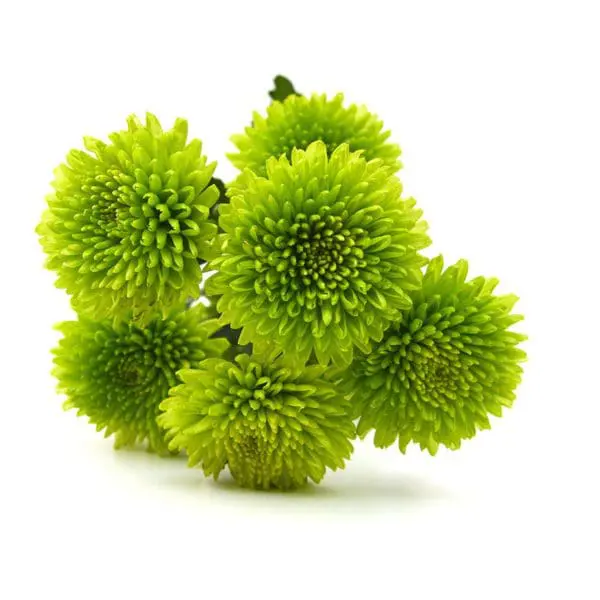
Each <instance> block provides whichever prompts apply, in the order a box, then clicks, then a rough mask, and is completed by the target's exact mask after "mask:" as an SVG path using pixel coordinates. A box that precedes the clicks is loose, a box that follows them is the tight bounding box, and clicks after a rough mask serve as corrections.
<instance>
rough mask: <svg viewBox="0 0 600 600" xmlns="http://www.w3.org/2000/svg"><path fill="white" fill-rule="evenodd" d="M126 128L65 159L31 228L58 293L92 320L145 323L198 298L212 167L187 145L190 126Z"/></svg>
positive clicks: (213, 191) (149, 122)
mask: <svg viewBox="0 0 600 600" xmlns="http://www.w3.org/2000/svg"><path fill="white" fill-rule="evenodd" d="M127 123H128V129H127V130H126V131H120V132H118V133H113V134H111V135H110V136H109V138H110V143H108V144H106V143H104V142H102V141H100V140H97V139H94V138H84V142H85V148H86V149H87V150H88V151H89V152H85V151H82V150H71V152H69V154H68V155H67V162H66V164H62V165H60V166H59V167H58V169H56V171H55V176H56V179H55V181H54V184H53V186H54V188H55V191H54V193H53V194H52V195H50V196H49V197H48V209H47V211H46V212H45V213H44V216H43V218H42V222H41V223H40V225H39V226H38V228H37V232H38V234H39V235H40V241H41V244H42V246H43V248H44V250H45V252H46V254H47V255H48V260H47V263H46V264H47V267H48V268H49V269H51V270H53V271H56V272H57V273H58V279H57V282H56V285H57V286H58V287H60V288H64V289H66V290H67V292H68V293H69V294H71V295H72V302H73V306H74V307H75V308H76V310H77V311H78V312H81V313H85V314H87V315H88V316H89V317H91V318H96V319H101V318H104V317H109V316H117V317H122V316H124V315H125V314H127V313H133V315H134V318H136V319H139V320H144V319H146V318H151V317H152V312H153V311H156V310H162V311H163V312H164V314H166V313H167V312H168V311H169V310H170V309H171V308H173V307H175V306H178V305H179V304H180V303H181V302H182V301H184V300H185V299H186V298H188V297H193V298H197V297H198V295H199V283H200V280H201V278H202V272H201V269H200V266H199V264H198V258H199V257H203V256H204V255H205V254H206V252H207V249H208V247H209V245H210V243H211V241H212V239H213V237H214V235H215V234H216V231H217V226H216V223H213V222H211V221H210V220H209V212H210V207H211V206H212V205H213V204H214V203H215V202H216V200H217V198H218V197H219V192H218V190H217V188H216V187H215V186H212V185H209V182H210V179H211V177H212V174H213V171H214V168H215V164H214V163H213V164H210V165H207V164H206V158H205V157H204V156H202V153H201V152H202V144H201V142H200V141H199V140H193V141H191V142H190V143H187V142H186V139H187V121H185V120H183V119H178V120H177V121H176V122H175V126H174V127H173V129H172V130H170V131H166V132H165V131H163V130H162V128H161V126H160V124H159V122H158V120H157V119H156V117H155V116H154V115H151V114H148V115H147V118H146V124H145V125H144V124H142V123H141V122H140V121H139V120H138V119H137V118H136V117H135V116H131V117H130V118H129V119H128V121H127Z"/></svg>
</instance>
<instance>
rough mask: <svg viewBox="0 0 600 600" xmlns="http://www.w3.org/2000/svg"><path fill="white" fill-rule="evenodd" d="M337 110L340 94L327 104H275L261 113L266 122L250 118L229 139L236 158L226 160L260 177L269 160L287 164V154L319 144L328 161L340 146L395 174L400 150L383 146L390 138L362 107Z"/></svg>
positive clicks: (292, 99)
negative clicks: (242, 130) (242, 129)
mask: <svg viewBox="0 0 600 600" xmlns="http://www.w3.org/2000/svg"><path fill="white" fill-rule="evenodd" d="M343 104H344V97H343V95H342V94H338V95H337V96H335V97H334V98H332V99H330V100H328V99H327V97H326V96H325V95H317V94H314V95H313V96H311V97H309V98H307V97H304V96H298V95H290V96H287V97H286V99H285V100H284V101H283V102H278V101H275V102H273V103H272V104H271V105H270V106H269V107H268V108H267V115H266V117H262V116H261V115H260V114H258V113H254V115H253V123H252V126H250V127H246V131H245V133H244V134H240V135H234V136H233V137H232V138H231V139H232V141H233V142H234V144H235V145H236V146H237V148H238V150H239V152H238V153H237V154H230V155H229V158H230V160H231V162H232V163H233V164H234V165H235V166H236V167H237V168H238V169H240V170H243V169H246V168H248V169H251V170H252V171H254V172H256V173H257V174H258V175H263V176H264V175H265V174H266V162H267V160H268V159H269V158H270V157H271V156H274V157H275V158H279V157H280V156H281V155H286V156H287V157H288V158H291V155H292V149H293V148H298V149H301V150H305V149H306V148H307V147H308V146H309V145H310V144H311V143H312V142H315V141H317V140H321V141H322V142H324V144H325V146H326V147H327V151H328V153H329V154H330V155H331V154H332V153H333V151H334V150H335V149H336V148H337V147H338V146H339V145H340V144H348V145H349V146H350V150H351V151H352V152H355V151H358V150H362V152H363V156H364V157H365V158H366V159H367V160H371V159H373V158H379V159H381V160H382V161H383V164H385V165H386V166H388V167H389V168H390V169H391V170H392V171H397V170H398V169H399V168H400V167H401V164H400V162H399V160H398V158H399V156H400V148H399V147H398V146H397V145H396V144H390V143H389V142H388V141H387V139H388V138H389V136H390V132H389V131H383V123H382V122H381V121H380V120H379V119H378V118H377V117H376V116H375V115H374V114H372V113H370V112H369V111H368V110H367V108H366V107H364V106H356V105H355V104H351V105H350V106H348V107H347V108H345V107H344V106H343Z"/></svg>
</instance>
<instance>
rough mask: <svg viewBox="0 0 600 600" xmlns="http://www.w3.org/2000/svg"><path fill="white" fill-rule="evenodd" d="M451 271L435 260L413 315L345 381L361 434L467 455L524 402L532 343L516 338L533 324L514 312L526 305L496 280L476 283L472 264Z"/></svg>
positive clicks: (415, 297) (382, 443)
mask: <svg viewBox="0 0 600 600" xmlns="http://www.w3.org/2000/svg"><path fill="white" fill-rule="evenodd" d="M442 269H443V261H442V258H441V257H438V258H436V259H434V260H432V261H431V263H430V264H429V266H428V268H427V272H426V274H425V277H424V280H423V288H422V290H421V291H418V292H416V293H414V294H413V306H412V308H411V309H410V310H409V311H406V313H405V314H404V315H403V317H402V319H401V321H400V322H398V323H397V324H395V325H394V326H392V327H391V328H390V329H389V330H388V331H387V332H386V334H385V336H384V339H383V340H382V341H381V342H380V343H379V344H377V345H376V347H375V348H374V349H373V350H372V352H371V353H370V354H369V355H366V356H361V357H357V358H356V360H355V361H354V363H353V364H352V365H351V367H350V368H349V369H348V371H347V372H346V374H345V388H346V390H347V391H348V392H349V394H350V395H351V396H352V402H353V404H354V409H355V416H357V417H360V421H359V424H358V433H359V435H360V436H361V437H364V436H365V435H366V433H367V432H368V431H369V430H371V429H374V430H375V440H374V441H375V445H376V446H379V447H387V446H390V445H391V444H392V443H393V442H394V441H395V440H396V439H398V441H399V446H400V449H401V451H402V452H404V451H405V450H406V447H407V445H408V444H409V442H415V443H418V444H419V445H420V446H421V449H422V450H425V449H427V450H428V451H429V452H430V453H431V454H435V453H436V452H437V449H438V446H439V445H440V444H443V445H445V446H447V447H448V448H451V449H453V450H454V449H457V448H459V447H460V444H461V440H464V439H468V438H471V437H473V436H474V435H475V433H476V432H477V429H489V427H490V422H489V419H488V415H489V414H492V415H495V416H501V414H502V407H503V406H507V407H509V406H511V405H512V403H513V400H514V399H515V394H514V390H515V388H516V387H517V385H518V384H519V382H520V380H521V372H522V369H521V367H520V366H519V363H520V362H522V361H523V360H525V357H526V356H525V353H524V352H523V350H520V349H519V348H517V347H516V346H517V345H518V344H519V342H521V341H523V340H524V339H525V336H524V335H521V334H519V333H514V332H512V331H510V330H509V329H510V327H511V325H513V324H514V323H517V322H518V321H520V320H521V319H522V318H523V317H521V316H520V315H514V314H511V310H512V307H513V305H514V304H515V302H516V301H517V297H516V296H514V295H508V296H494V295H493V294H492V292H493V290H494V288H495V286H496V285H497V283H498V281H497V280H496V279H485V278H483V277H477V278H475V279H473V280H471V281H466V280H465V279H466V275H467V262H466V261H464V260H463V261H459V262H458V263H456V264H455V265H454V266H451V267H449V268H447V269H446V270H445V271H443V270H442Z"/></svg>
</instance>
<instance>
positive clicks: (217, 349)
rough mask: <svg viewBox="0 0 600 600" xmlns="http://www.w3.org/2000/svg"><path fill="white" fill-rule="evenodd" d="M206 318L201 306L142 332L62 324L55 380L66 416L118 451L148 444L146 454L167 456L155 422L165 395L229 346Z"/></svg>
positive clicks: (122, 326)
mask: <svg viewBox="0 0 600 600" xmlns="http://www.w3.org/2000/svg"><path fill="white" fill-rule="evenodd" d="M209 317H210V315H209V313H208V310H207V309H206V307H204V306H203V305H201V304H198V305H197V306H195V307H193V308H191V309H189V310H187V311H173V312H172V313H171V314H170V315H169V316H168V317H167V318H166V319H154V320H152V321H150V322H149V323H148V324H147V325H146V326H145V327H144V328H140V327H137V326H136V325H134V324H132V323H130V322H129V323H128V322H121V323H118V324H114V323H113V322H112V321H108V320H107V321H102V322H96V321H91V320H89V319H87V318H86V317H81V318H80V319H79V320H78V321H67V322H64V323H61V324H60V325H58V326H57V328H58V329H59V330H60V331H62V333H63V334H64V337H63V338H62V339H61V341H60V342H59V345H58V347H57V348H56V349H55V350H54V354H55V358H54V363H55V369H54V375H55V376H56V377H57V379H58V390H59V391H60V392H62V393H64V394H65V395H66V396H67V400H66V402H65V405H64V406H65V409H70V408H74V409H76V410H77V413H78V414H79V415H85V416H87V417H88V418H89V421H90V423H93V424H95V425H96V429H97V430H98V431H101V430H105V435H106V436H109V435H111V434H115V447H116V448H120V447H122V446H133V445H134V444H137V443H140V442H143V441H145V440H147V442H148V448H149V449H150V450H153V451H155V452H158V453H160V454H164V453H166V452H167V444H166V442H165V440H164V433H163V431H162V430H161V429H160V428H159V427H158V425H157V424H156V416H157V415H158V414H159V408H158V406H159V404H160V402H161V401H162V400H163V399H164V398H166V397H167V395H168V392H169V388H170V387H172V386H174V385H176V384H177V383H179V380H178V379H177V376H176V373H177V371H178V370H180V369H183V368H193V367H196V366H198V365H199V364H200V363H201V361H202V360H204V359H206V358H207V357H214V356H220V355H221V354H222V353H223V352H224V351H225V350H226V349H227V347H228V346H229V344H228V342H227V340H225V339H209V337H210V336H211V335H212V334H213V333H214V332H215V331H216V330H217V329H218V327H219V326H218V324H217V322H216V320H214V319H211V318H209Z"/></svg>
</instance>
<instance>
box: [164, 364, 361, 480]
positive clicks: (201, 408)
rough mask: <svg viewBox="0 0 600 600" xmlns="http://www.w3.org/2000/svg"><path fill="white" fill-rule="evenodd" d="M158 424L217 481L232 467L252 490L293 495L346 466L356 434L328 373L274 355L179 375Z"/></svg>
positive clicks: (172, 445)
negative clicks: (292, 364) (309, 482)
mask: <svg viewBox="0 0 600 600" xmlns="http://www.w3.org/2000/svg"><path fill="white" fill-rule="evenodd" d="M179 376H180V377H181V379H182V380H183V383H182V384H181V385H179V386H177V387H175V388H173V389H171V392H170V397H169V398H168V399H166V400H165V401H164V402H163V403H162V404H161V408H162V409H163V410H164V411H165V412H164V414H162V415H161V416H160V417H159V418H158V421H159V423H160V424H161V425H162V426H163V427H165V428H166V429H167V430H168V434H167V437H168V439H170V445H169V447H170V448H171V449H172V450H181V449H185V450H186V451H187V454H188V456H189V464H190V466H194V465H198V464H199V465H201V466H202V468H203V470H204V473H205V474H206V475H207V476H208V475H212V476H214V477H215V479H216V478H217V477H218V475H219V473H220V472H221V471H222V470H223V469H224V468H225V467H226V466H228V467H229V471H230V472H231V474H232V476H233V478H234V479H235V480H236V481H237V482H238V484H240V485H241V486H244V487H250V488H259V489H269V488H279V489H289V488H294V487H298V486H300V485H302V484H304V483H305V482H306V480H307V478H310V479H312V480H313V481H315V482H319V481H320V480H321V479H322V478H323V476H324V474H325V470H326V468H330V469H333V470H335V469H337V468H343V467H344V459H347V458H349V456H350V454H351V453H352V444H351V440H352V439H353V438H354V436H355V427H354V423H353V421H352V418H351V415H350V414H349V409H350V405H349V403H348V401H347V400H346V399H345V398H344V396H343V395H341V394H340V393H339V391H338V390H337V389H336V388H335V387H334V385H332V383H331V382H330V381H329V380H328V379H327V374H326V372H325V369H324V368H323V367H319V366H309V367H298V368H293V367H289V366H286V365H284V364H283V363H282V362H281V360H280V359H277V358H275V357H274V356H268V357H265V356H261V357H258V356H250V355H247V354H241V355H238V356H237V357H236V359H235V362H229V361H227V360H222V359H208V360H205V361H204V362H202V363H201V364H200V366H199V367H198V368H197V369H186V370H183V371H181V372H180V373H179Z"/></svg>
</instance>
